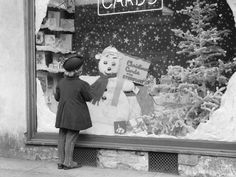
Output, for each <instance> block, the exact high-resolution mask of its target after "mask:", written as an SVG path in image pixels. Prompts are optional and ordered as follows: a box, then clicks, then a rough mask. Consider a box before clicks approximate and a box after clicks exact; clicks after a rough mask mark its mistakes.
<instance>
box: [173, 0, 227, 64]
mask: <svg viewBox="0 0 236 177" xmlns="http://www.w3.org/2000/svg"><path fill="white" fill-rule="evenodd" d="M216 7H217V4H206V2H205V1H200V0H196V1H195V2H194V3H193V6H190V7H187V8H186V9H182V10H180V11H178V12H179V13H182V14H185V15H188V16H189V17H190V18H189V21H190V23H191V26H190V30H187V31H183V30H182V29H173V30H172V31H173V32H174V33H175V35H176V36H178V37H180V38H182V39H183V40H182V41H181V42H180V43H179V44H178V47H179V48H180V51H178V52H177V53H178V54H188V55H189V56H192V57H193V59H192V60H190V61H189V63H190V67H199V66H206V67H211V66H212V65H215V63H216V62H217V56H225V54H226V51H225V50H223V49H222V48H221V47H219V46H218V41H219V40H221V39H222V35H223V34H224V35H225V34H227V33H228V32H229V31H228V30H217V28H216V27H212V26H211V24H210V22H209V21H210V20H211V19H212V18H213V17H214V16H215V8H216Z"/></svg>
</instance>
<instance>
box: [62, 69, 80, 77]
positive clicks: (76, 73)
mask: <svg viewBox="0 0 236 177" xmlns="http://www.w3.org/2000/svg"><path fill="white" fill-rule="evenodd" d="M81 72H82V71H81V69H77V70H73V71H67V70H65V72H64V76H66V77H75V76H79V75H80V74H81Z"/></svg>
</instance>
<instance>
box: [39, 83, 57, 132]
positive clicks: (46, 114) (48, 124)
mask: <svg viewBox="0 0 236 177" xmlns="http://www.w3.org/2000/svg"><path fill="white" fill-rule="evenodd" d="M36 83H37V125H38V127H37V131H38V132H58V129H56V128H55V122H56V114H55V113H53V112H52V111H51V110H50V109H49V107H48V105H47V103H46V101H45V96H44V93H43V89H42V87H41V83H40V81H39V80H38V79H36Z"/></svg>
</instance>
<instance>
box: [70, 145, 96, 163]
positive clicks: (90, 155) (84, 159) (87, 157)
mask: <svg viewBox="0 0 236 177" xmlns="http://www.w3.org/2000/svg"><path fill="white" fill-rule="evenodd" d="M73 159H74V161H75V162H80V163H81V164H82V165H85V166H93V167H96V166H97V150H96V149H88V148H75V149H74V154H73Z"/></svg>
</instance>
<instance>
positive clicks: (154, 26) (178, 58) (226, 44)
mask: <svg viewBox="0 0 236 177" xmlns="http://www.w3.org/2000/svg"><path fill="white" fill-rule="evenodd" d="M193 2H194V0H186V1H183V0H164V6H165V7H167V8H168V9H170V10H171V11H172V12H173V15H167V14H162V12H161V11H151V12H140V13H131V14H118V15H109V16H98V15H97V5H96V4H94V5H86V6H77V7H76V9H75V30H76V32H75V34H74V40H73V50H76V51H77V52H79V53H80V54H81V55H83V56H84V57H85V59H86V62H85V67H84V73H83V74H89V75H97V74H98V69H97V61H96V60H95V55H96V54H97V53H101V52H102V51H103V49H104V48H106V47H108V46H110V45H111V46H114V47H116V48H117V49H118V50H119V51H121V52H124V53H127V54H129V55H133V56H137V57H140V58H143V59H145V60H149V61H151V62H152V64H151V66H150V70H149V73H150V74H152V75H154V76H155V77H156V78H159V77H160V76H161V75H163V74H165V73H166V69H167V67H168V66H169V65H181V66H187V64H186V60H188V59H190V58H189V57H188V56H184V55H178V54H176V51H178V48H177V44H178V42H179V39H178V38H177V37H176V36H175V35H174V33H173V32H172V31H171V29H175V28H181V29H183V30H184V31H185V30H187V29H190V23H189V21H188V16H186V15H182V14H178V13H176V11H177V10H181V9H183V8H185V7H187V6H190V5H192V3H193ZM206 2H207V3H217V8H216V16H215V18H213V19H212V20H211V22H210V23H211V24H212V26H214V27H217V29H218V30H223V29H228V30H230V33H229V34H228V35H225V36H224V38H223V40H222V41H219V46H221V47H222V48H223V49H224V50H226V51H227V53H226V56H225V57H221V59H222V60H224V61H229V60H232V59H233V58H234V57H235V56H236V48H235V46H236V29H235V23H234V19H233V15H232V11H231V9H230V7H229V6H228V4H227V2H226V0H206Z"/></svg>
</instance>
